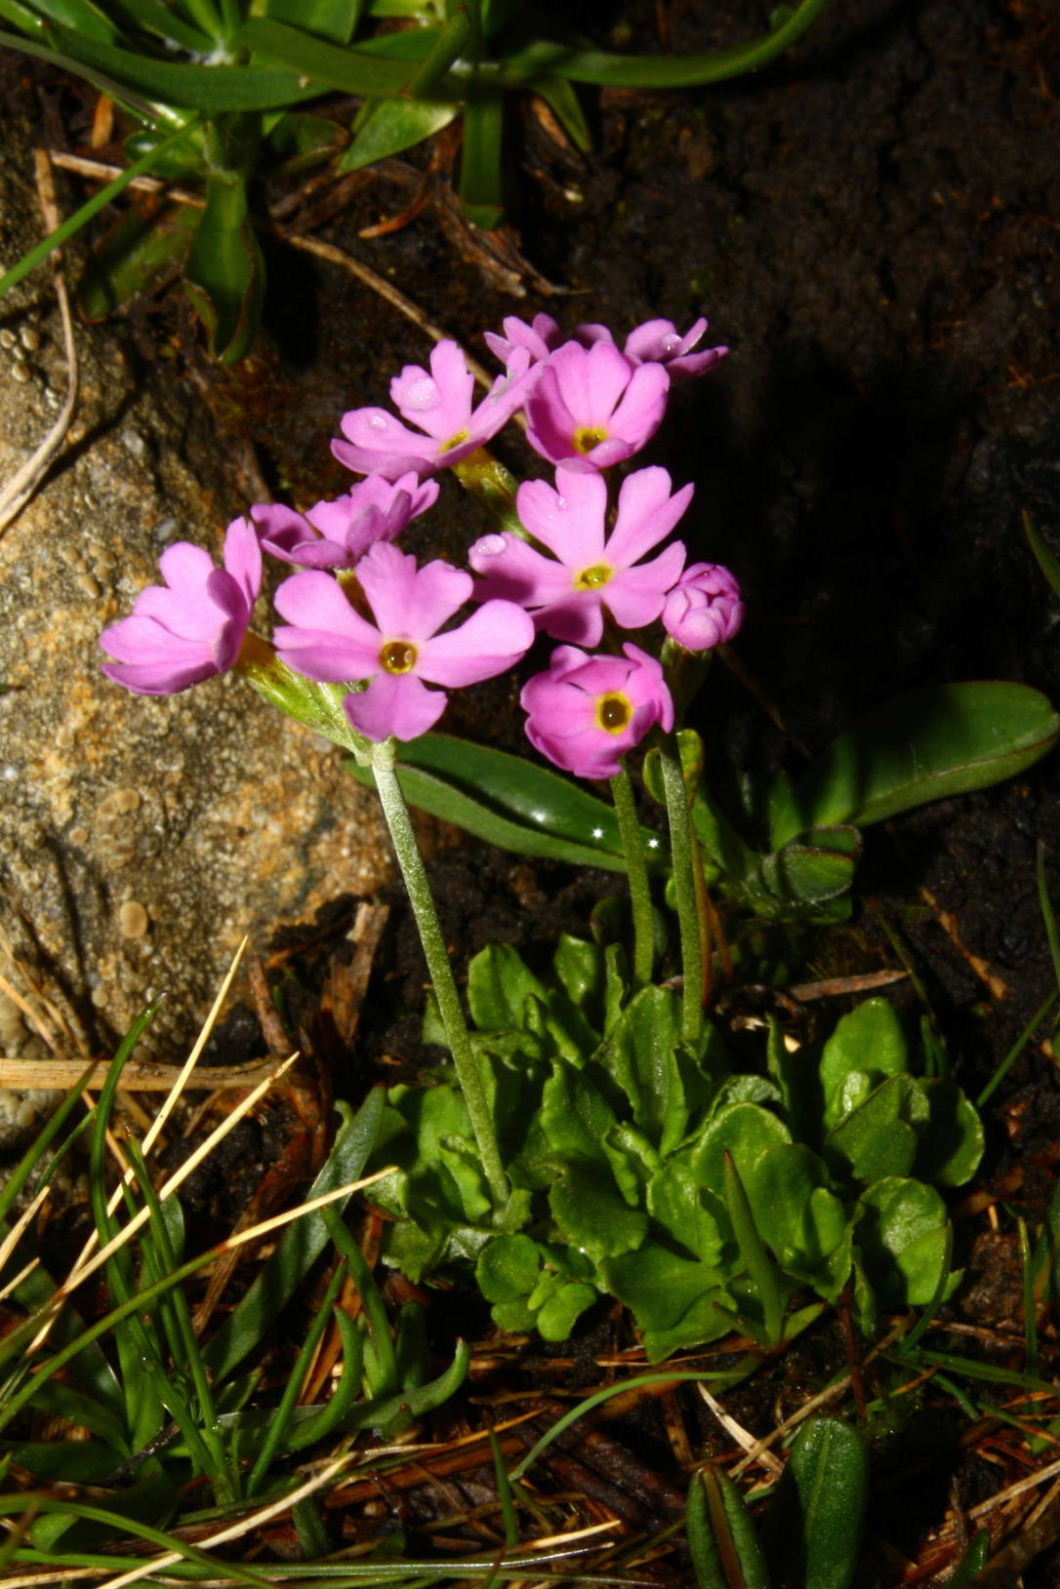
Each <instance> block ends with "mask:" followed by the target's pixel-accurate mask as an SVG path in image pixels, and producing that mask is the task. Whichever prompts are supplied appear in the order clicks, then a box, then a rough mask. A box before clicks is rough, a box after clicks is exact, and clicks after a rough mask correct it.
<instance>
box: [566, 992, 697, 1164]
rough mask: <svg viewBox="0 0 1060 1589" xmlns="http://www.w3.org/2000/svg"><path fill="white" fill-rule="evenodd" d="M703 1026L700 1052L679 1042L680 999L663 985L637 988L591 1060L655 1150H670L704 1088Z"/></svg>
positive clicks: (681, 1133)
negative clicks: (620, 1095) (611, 1083)
mask: <svg viewBox="0 0 1060 1589" xmlns="http://www.w3.org/2000/svg"><path fill="white" fill-rule="evenodd" d="M716 1041H717V1039H716V1034H715V1033H714V1032H713V1029H712V1028H709V1027H708V1028H706V1029H705V1030H704V1034H703V1041H702V1053H701V1055H697V1056H694V1057H693V1056H691V1055H690V1054H688V1053H687V1052H686V1051H685V1050H684V1049H683V1048H682V1046H681V1002H680V999H679V997H678V995H677V994H676V993H674V992H672V991H671V990H670V989H668V988H659V987H647V988H643V989H642V990H641V991H640V992H639V993H638V994H637V995H636V996H635V997H634V998H633V999H632V1000H631V1002H630V1003H629V1004H628V1005H627V1006H626V1008H625V1009H624V1010H623V1011H622V1013H621V1014H620V1015H619V1017H618V1019H617V1021H616V1022H615V1023H614V1025H612V1026H611V1027H610V1029H609V1031H608V1034H607V1036H606V1038H605V1040H604V1042H603V1044H602V1045H601V1047H600V1049H599V1051H598V1053H597V1055H596V1060H597V1062H598V1063H599V1064H600V1065H601V1066H602V1067H603V1069H604V1070H606V1071H607V1073H608V1075H610V1076H612V1077H613V1078H614V1080H615V1081H616V1082H617V1083H618V1085H619V1086H620V1087H621V1088H622V1090H623V1092H624V1093H625V1094H626V1096H627V1097H628V1099H629V1101H630V1104H631V1106H632V1109H633V1119H634V1122H635V1123H636V1125H637V1126H638V1127H639V1129H640V1130H641V1131H642V1132H643V1133H644V1135H645V1136H646V1137H647V1138H648V1140H649V1141H650V1142H651V1143H652V1145H653V1146H654V1147H656V1148H657V1149H658V1150H659V1152H660V1153H664V1154H665V1153H669V1152H672V1151H673V1149H674V1148H676V1147H677V1146H678V1144H679V1143H680V1142H681V1141H682V1139H683V1137H684V1136H685V1133H686V1131H687V1129H688V1126H689V1122H690V1120H691V1119H692V1118H693V1116H694V1115H695V1114H696V1113H698V1112H699V1111H700V1110H701V1109H702V1108H703V1106H704V1105H705V1103H706V1100H707V1097H708V1096H709V1093H710V1090H711V1088H710V1083H709V1081H708V1080H707V1075H706V1066H705V1065H703V1066H702V1067H701V1064H700V1063H697V1060H702V1058H705V1057H706V1055H707V1054H709V1052H710V1050H711V1049H713V1048H714V1047H715V1046H716Z"/></svg>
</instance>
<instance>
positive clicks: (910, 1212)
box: [855, 1176, 956, 1308]
mask: <svg viewBox="0 0 1060 1589" xmlns="http://www.w3.org/2000/svg"><path fill="white" fill-rule="evenodd" d="M858 1208H859V1210H860V1214H861V1217H860V1219H859V1221H858V1224H857V1227H856V1231H855V1240H856V1242H857V1246H858V1249H859V1251H860V1254H861V1260H862V1262H863V1264H864V1266H865V1271H866V1274H867V1275H868V1278H869V1280H870V1281H871V1283H872V1287H873V1290H874V1291H875V1293H876V1297H877V1299H878V1301H879V1303H880V1305H881V1306H883V1307H885V1308H889V1307H894V1308H900V1307H909V1306H916V1305H923V1304H925V1303H927V1302H930V1301H931V1300H932V1299H933V1298H934V1296H935V1293H936V1291H937V1289H938V1287H939V1283H940V1279H941V1277H942V1274H943V1271H944V1269H945V1263H946V1232H947V1218H946V1205H945V1204H944V1203H943V1201H942V1198H941V1197H940V1196H939V1194H938V1192H936V1191H935V1190H934V1188H933V1187H930V1186H925V1185H924V1183H923V1181H913V1180H907V1179H905V1178H903V1177H899V1176H889V1177H887V1178H885V1179H884V1180H881V1181H877V1182H876V1183H875V1185H873V1186H870V1187H869V1188H868V1190H867V1191H866V1192H864V1193H863V1194H862V1196H861V1198H860V1200H859V1203H858ZM952 1284H956V1276H954V1277H952ZM950 1289H952V1286H951V1287H950ZM946 1294H948V1291H947V1293H946Z"/></svg>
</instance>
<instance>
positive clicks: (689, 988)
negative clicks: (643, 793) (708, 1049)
mask: <svg viewBox="0 0 1060 1589" xmlns="http://www.w3.org/2000/svg"><path fill="white" fill-rule="evenodd" d="M659 766H660V769H661V771H662V779H663V793H664V794H665V796H666V815H667V819H668V821H669V824H670V851H671V855H672V859H673V869H674V895H675V898H676V903H677V920H678V924H679V926H680V930H681V965H682V969H683V971H684V992H683V995H682V1006H681V1034H682V1036H683V1037H684V1039H685V1041H686V1042H694V1041H695V1039H696V1038H697V1037H698V1036H699V1034H700V1032H701V1030H702V1027H703V941H702V938H701V936H700V924H699V910H698V908H697V901H696V885H695V864H696V855H695V837H694V835H693V832H692V818H691V812H690V811H689V808H688V790H687V789H686V788H685V779H684V772H683V769H682V767H681V758H680V754H679V752H678V748H677V743H676V740H675V739H674V737H673V736H670V735H668V736H667V738H666V739H665V740H664V741H663V743H662V745H661V746H660V747H659Z"/></svg>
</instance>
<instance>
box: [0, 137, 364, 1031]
mask: <svg viewBox="0 0 1060 1589" xmlns="http://www.w3.org/2000/svg"><path fill="white" fill-rule="evenodd" d="M0 136H2V138H3V141H4V144H5V147H4V149H3V152H2V155H0V224H2V228H3V229H2V233H0V252H2V261H3V265H4V266H5V267H6V266H9V265H11V264H12V263H14V261H15V260H16V259H18V258H19V257H20V256H21V254H22V253H23V252H24V251H25V249H26V248H28V247H29V246H31V245H32V243H33V242H35V241H36V237H37V236H39V232H40V221H39V211H38V208H37V201H36V194H35V190H34V187H33V182H32V157H31V150H30V148H29V145H28V143H26V142H25V141H24V140H22V139H20V138H19V136H18V133H17V131H16V130H15V129H13V128H12V127H10V126H9V127H8V128H7V129H6V130H5V131H4V133H3V134H2V135H0ZM77 345H78V353H79V357H80V360H81V366H82V368H81V396H80V401H79V404H78V409H77V413H76V416H75V420H74V424H73V428H72V430H71V432H70V434H69V436H68V437H67V440H66V443H65V445H64V447H63V449H62V451H61V453H60V456H59V458H58V460H57V461H56V463H55V464H54V465H53V467H52V470H51V472H50V474H49V476H48V478H47V479H46V481H45V483H44V485H43V487H42V489H41V490H40V491H39V492H38V494H37V495H36V497H35V498H34V500H33V501H32V502H31V503H30V504H29V505H28V506H27V507H26V508H25V509H24V511H23V512H22V513H21V514H20V516H19V517H18V518H17V519H15V520H14V522H13V523H12V524H11V525H10V526H9V527H8V529H7V530H6V532H4V534H3V536H2V539H0V681H2V684H3V687H4V692H3V694H2V695H0V775H2V778H3V787H4V798H3V802H2V805H0V878H2V885H3V894H4V898H3V903H2V907H0V908H2V912H3V918H4V921H5V924H6V927H7V931H8V933H9V935H10V937H11V940H12V944H13V946H14V949H15V952H16V955H17V957H18V958H20V959H22V960H24V961H27V962H30V963H32V964H34V965H35V966H36V968H37V974H38V975H42V976H43V977H44V978H45V981H46V982H47V983H49V984H50V985H51V986H52V987H53V989H54V990H55V991H56V992H58V993H61V994H62V995H64V996H65V998H66V999H67V1000H68V1001H69V1003H70V1004H71V1005H72V1007H73V1009H74V1010H75V1011H76V1012H77V1013H78V1014H79V1015H80V1017H81V1020H82V1023H83V1024H84V1026H85V1028H86V1030H87V1032H88V1034H89V1041H90V1042H91V1043H93V1044H102V1045H104V1046H106V1045H107V1044H108V1043H109V1042H111V1041H112V1040H113V1038H114V1036H115V1035H116V1034H118V1033H121V1032H122V1031H123V1030H124V1029H125V1028H126V1027H127V1026H128V1024H129V1022H130V1020H131V1019H132V1018H133V1017H134V1016H135V1015H136V1013H137V1012H138V1011H139V1010H140V1009H142V1007H143V1005H144V1002H145V1000H146V999H148V998H149V997H151V996H153V995H155V994H157V993H159V992H160V991H161V990H163V989H165V990H166V991H167V993H168V995H169V996H168V998H167V1000H166V1003H165V1005H164V1006H163V1009H162V1011H161V1012H160V1015H159V1017H158V1019H157V1020H156V1022H155V1024H154V1026H153V1027H152V1029H151V1031H150V1032H149V1033H148V1034H147V1038H146V1040H145V1041H146V1046H147V1047H148V1048H149V1049H150V1048H154V1049H155V1051H156V1052H157V1053H158V1054H159V1056H160V1057H168V1058H172V1057H176V1051H177V1049H178V1048H179V1046H180V1045H181V1044H183V1042H184V1041H185V1040H186V1039H187V1037H188V1036H189V1034H191V1033H193V1032H194V1031H196V1030H197V1029H198V1026H199V1024H200V1022H201V1020H202V1017H203V1015H204V1014H205V1012H206V1010H207V1009H208V1007H209V1003H210V1001H211V1000H212V997H213V994H214V992H215V991H216V988H217V986H218V984H219V981H220V979H221V977H222V975H223V974H224V971H225V969H226V968H227V966H228V964H229V963H230V960H231V957H232V954H233V951H234V950H235V948H236V946H237V944H238V943H239V941H240V939H241V937H242V936H243V934H244V933H248V934H250V936H251V938H252V940H253V939H255V938H260V937H261V936H262V935H264V934H266V933H267V932H271V931H273V930H274V929H275V928H277V927H278V926H280V925H282V924H283V923H285V922H293V921H299V920H306V919H309V918H311V917H312V915H313V913H314V911H315V910H316V908H317V907H318V905H319V904H321V903H322V902H323V901H324V900H326V899H334V898H335V896H336V895H337V894H341V893H344V892H353V893H365V892H370V891H372V890H373V889H374V888H375V887H376V886H377V885H378V884H379V883H380V882H381V881H382V880H383V879H384V878H385V877H386V876H387V874H388V866H389V863H388V860H387V854H386V850H385V847H384V835H383V831H382V827H381V823H380V820H379V818H378V816H377V814H376V811H375V806H374V799H373V797H372V796H371V795H369V794H368V793H367V792H366V791H365V790H363V789H361V788H360V787H359V786H358V785H357V784H356V783H355V782H354V781H353V779H352V778H350V777H349V775H348V774H347V773H345V772H344V770H343V767H342V758H341V755H340V753H339V752H338V751H337V750H335V749H334V748H333V747H331V746H327V745H325V744H324V743H323V742H322V741H317V740H315V739H314V738H313V737H312V736H310V735H309V734H307V733H306V732H304V731H303V730H302V729H300V728H297V727H295V726H294V725H291V724H289V723H288V722H287V720H286V719H284V718H282V717H281V716H280V715H279V714H278V713H274V712H271V711H270V710H269V709H268V708H267V707H266V706H265V704H264V703H263V702H261V701H259V700H258V698H257V697H256V696H254V695H253V694H252V693H251V692H250V691H249V690H248V689H247V687H246V686H244V685H242V684H241V682H240V681H238V680H236V679H233V678H227V679H222V680H214V681H211V682H210V683H209V684H207V685H205V686H202V687H201V688H199V689H197V690H193V691H191V692H189V693H188V694H187V695H184V696H181V697H177V698H170V699H153V698H147V697H140V696H133V695H130V694H128V693H127V692H126V691H124V690H122V689H120V688H118V687H117V686H115V685H114V684H111V683H109V682H108V681H107V680H106V679H105V678H104V677H103V675H102V674H101V672H100V668H99V663H100V659H101V653H100V649H99V633H100V630H101V629H102V628H103V627H104V626H105V625H106V624H107V623H110V622H112V621H113V620H114V619H115V618H117V617H120V616H121V615H122V614H123V613H125V612H127V611H128V610H129V607H130V606H131V603H132V601H133V599H134V598H135V596H136V594H137V592H138V591H139V590H140V589H141V588H142V587H143V586H144V585H145V584H149V583H152V582H153V581H154V580H155V579H157V573H156V569H157V560H158V555H159V553H160V552H161V551H162V549H163V548H164V547H165V546H166V545H167V544H169V543H170V542H172V541H174V540H179V539H195V540H202V541H203V543H204V544H206V545H207V546H209V547H211V549H213V550H214V551H216V550H217V549H218V548H219V547H220V544H221V540H222V537H223V532H224V526H225V522H226V520H227V518H228V517H229V516H231V515H232V514H234V513H235V512H238V511H239V508H240V507H241V506H242V505H243V504H242V503H241V502H240V501H239V500H238V499H237V498H236V497H235V496H234V494H233V481H232V471H231V467H230V458H229V457H228V456H226V455H223V450H222V449H221V448H219V447H217V446H216V445H211V440H212V438H211V432H210V429H209V426H208V424H206V423H204V422H203V416H202V415H201V414H197V413H196V412H195V405H194V402H193V399H192V398H191V397H190V395H189V394H188V391H187V389H186V388H185V387H184V386H182V384H181V383H179V382H177V381H176V380H174V381H172V382H171V383H168V384H167V382H166V380H165V377H164V372H163V373H162V377H161V378H159V374H158V372H155V374H154V376H153V378H152V380H151V381H150V382H149V383H148V384H149V387H150V390H148V389H146V388H145V383H144V382H143V381H142V380H140V379H138V372H137V370H136V368H135V360H134V359H133V358H132V357H131V356H130V355H129V354H128V352H127V347H126V344H123V342H122V341H121V340H120V339H119V338H118V336H116V335H115V334H114V333H113V332H111V331H110V330H99V329H92V328H87V327H85V326H84V325H82V324H79V325H78V327H77ZM65 390H66V360H65V356H64V352H63V339H62V332H61V327H60V323H59V316H58V312H57V309H56V304H55V295H54V291H53V286H52V277H51V271H50V269H49V267H47V266H45V267H43V268H41V269H39V270H38V271H37V272H36V273H35V274H34V275H33V276H32V277H31V278H30V279H29V280H28V281H27V282H26V283H24V284H23V285H22V287H20V288H18V289H16V290H15V291H13V292H12V293H11V294H9V295H8V296H7V297H6V298H5V299H4V301H3V303H2V304H0V483H2V482H3V481H4V480H6V479H8V478H10V476H11V475H12V474H13V473H14V471H15V470H16V469H17V468H18V467H20V465H21V464H22V462H23V461H24V459H25V458H26V457H28V456H29V454H30V453H31V452H32V451H33V449H34V448H35V447H36V445H37V444H38V442H39V441H40V439H41V438H42V437H43V436H44V434H45V433H46V432H47V431H48V429H49V428H50V426H51V425H52V424H53V423H54V420H55V416H56V414H57V413H58V411H59V408H60V407H61V404H62V400H63V396H64V394H65ZM0 969H3V968H2V967H0ZM5 1046H7V1045H5ZM16 1046H17V1045H16ZM8 1051H9V1052H10V1048H9V1049H8Z"/></svg>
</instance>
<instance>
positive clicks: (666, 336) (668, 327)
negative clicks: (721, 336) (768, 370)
mask: <svg viewBox="0 0 1060 1589" xmlns="http://www.w3.org/2000/svg"><path fill="white" fill-rule="evenodd" d="M707 324H708V322H707V321H706V320H704V319H703V318H702V317H700V319H698V320H697V321H696V322H695V324H694V325H692V326H690V327H689V329H688V330H687V331H686V332H685V334H684V336H682V335H681V333H680V331H678V329H677V327H676V326H675V325H674V323H673V321H672V320H646V321H645V322H644V324H643V325H642V326H637V327H636V329H635V330H633V331H631V332H630V333H629V336H628V337H627V338H626V345H625V348H624V349H623V352H624V353H625V355H626V358H627V359H631V360H632V361H633V363H634V364H646V363H649V362H652V361H655V362H658V363H660V364H665V365H666V368H667V369H668V370H669V372H670V378H671V380H677V379H678V378H679V377H680V376H685V375H703V374H704V373H705V372H706V371H707V370H709V369H710V368H711V366H712V365H715V364H717V363H719V362H720V360H722V359H723V358H724V357H725V355H726V354H727V353H728V351H729V350H728V348H704V349H703V352H702V353H693V352H692V351H691V349H692V348H694V347H695V345H696V343H697V342H700V341H702V338H703V334H704V332H705V331H706V329H707Z"/></svg>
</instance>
